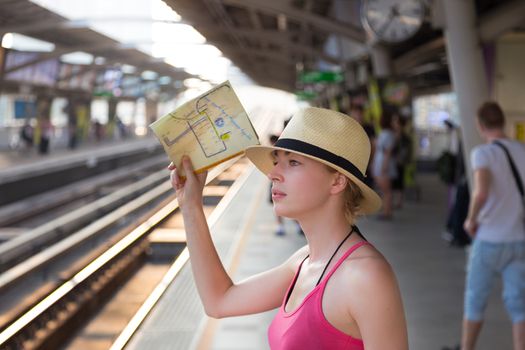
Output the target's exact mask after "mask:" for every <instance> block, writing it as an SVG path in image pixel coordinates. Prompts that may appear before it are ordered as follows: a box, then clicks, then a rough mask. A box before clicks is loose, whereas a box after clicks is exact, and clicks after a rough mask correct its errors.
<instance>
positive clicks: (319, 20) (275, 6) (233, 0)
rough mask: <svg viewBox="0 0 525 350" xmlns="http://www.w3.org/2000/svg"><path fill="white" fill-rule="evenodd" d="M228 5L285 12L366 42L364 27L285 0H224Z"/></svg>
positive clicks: (333, 31) (329, 30)
mask: <svg viewBox="0 0 525 350" xmlns="http://www.w3.org/2000/svg"><path fill="white" fill-rule="evenodd" d="M222 1H223V3H224V4H226V5H233V6H237V7H243V8H253V9H257V10H258V11H261V12H266V13H270V14H273V15H277V14H284V15H285V16H287V17H289V18H294V19H295V20H298V21H300V22H308V23H310V24H312V25H314V26H315V27H318V28H320V29H322V30H326V31H327V32H330V33H334V34H339V35H341V36H344V37H346V38H348V39H350V40H353V41H356V42H358V43H360V44H364V43H365V42H366V35H365V32H364V30H363V29H362V28H359V27H355V26H352V25H349V24H346V23H341V22H340V21H337V20H336V19H332V18H326V17H323V16H321V15H317V14H314V13H311V12H308V11H304V10H300V9H296V8H294V7H292V6H289V5H288V4H287V3H286V2H284V1H281V0H279V1H275V0H265V1H257V0H222Z"/></svg>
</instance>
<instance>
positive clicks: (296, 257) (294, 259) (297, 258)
mask: <svg viewBox="0 0 525 350" xmlns="http://www.w3.org/2000/svg"><path fill="white" fill-rule="evenodd" d="M308 254H309V250H308V245H305V246H303V247H301V248H299V249H297V250H296V251H295V253H293V254H292V255H291V256H290V257H289V258H288V259H287V260H286V261H285V262H284V264H285V265H287V266H288V267H289V268H291V269H293V270H294V272H295V270H296V269H297V267H298V266H299V264H300V263H301V262H302V261H303V260H304V259H305V258H306V256H308Z"/></svg>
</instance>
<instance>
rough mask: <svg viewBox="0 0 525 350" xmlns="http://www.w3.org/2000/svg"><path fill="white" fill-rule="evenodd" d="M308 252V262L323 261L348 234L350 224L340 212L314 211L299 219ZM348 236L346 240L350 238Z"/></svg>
mask: <svg viewBox="0 0 525 350" xmlns="http://www.w3.org/2000/svg"><path fill="white" fill-rule="evenodd" d="M299 224H300V225H301V228H302V229H303V231H304V234H305V236H306V240H307V241H308V248H309V254H310V262H311V263H314V262H318V261H319V262H325V261H326V260H327V259H329V258H330V256H331V255H332V254H333V253H334V250H335V249H336V248H337V246H338V245H339V243H341V241H342V240H343V239H344V238H345V237H346V236H347V235H348V233H349V232H350V230H351V225H350V224H349V223H348V221H347V220H346V218H345V216H344V215H342V214H339V215H335V214H334V211H331V212H330V211H327V213H326V212H322V211H316V213H314V214H309V215H308V216H306V215H305V218H300V219H299ZM351 238H352V237H350V238H349V239H348V240H350V239H351Z"/></svg>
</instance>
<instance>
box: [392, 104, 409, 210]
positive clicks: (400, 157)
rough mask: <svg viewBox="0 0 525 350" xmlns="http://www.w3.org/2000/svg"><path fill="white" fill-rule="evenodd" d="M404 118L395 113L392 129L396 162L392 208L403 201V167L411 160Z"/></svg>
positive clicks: (399, 205) (395, 207)
mask: <svg viewBox="0 0 525 350" xmlns="http://www.w3.org/2000/svg"><path fill="white" fill-rule="evenodd" d="M405 126H406V119H405V118H404V117H402V116H400V115H399V114H395V115H394V118H393V121H392V127H393V128H392V129H393V131H394V134H395V144H394V149H393V150H392V153H393V156H394V159H395V162H396V170H397V172H396V177H395V178H394V180H393V181H392V202H393V206H394V209H401V208H402V207H403V202H404V191H405V169H406V167H407V166H408V164H409V163H410V161H411V160H412V140H411V138H410V136H408V134H407V133H406V131H405Z"/></svg>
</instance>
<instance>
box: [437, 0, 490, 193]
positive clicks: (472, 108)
mask: <svg viewBox="0 0 525 350" xmlns="http://www.w3.org/2000/svg"><path fill="white" fill-rule="evenodd" d="M441 1H442V2H443V9H444V12H445V40H446V48H447V56H448V60H449V67H450V68H449V69H450V73H451V74H450V75H451V79H452V86H453V88H454V91H455V92H456V96H457V100H458V107H459V115H460V122H461V134H462V140H463V150H464V154H463V156H464V159H465V165H466V169H467V174H468V179H469V183H470V185H471V187H470V188H472V169H471V166H470V152H471V150H472V149H473V148H474V147H475V146H476V145H478V144H480V143H481V142H482V140H481V137H480V135H479V133H478V131H477V128H476V112H477V109H478V107H479V106H480V104H481V103H483V102H484V101H485V100H486V99H487V98H488V88H487V79H486V76H485V71H484V69H483V56H482V53H481V48H480V44H479V38H478V35H477V30H476V18H475V17H476V15H475V10H474V0H441Z"/></svg>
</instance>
